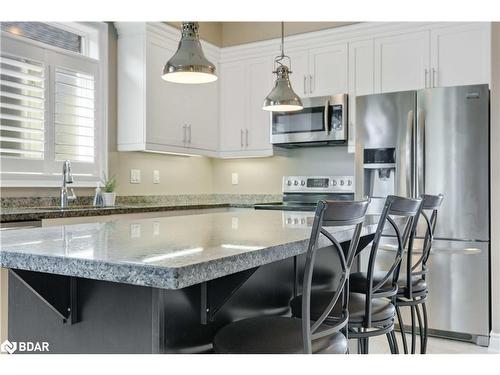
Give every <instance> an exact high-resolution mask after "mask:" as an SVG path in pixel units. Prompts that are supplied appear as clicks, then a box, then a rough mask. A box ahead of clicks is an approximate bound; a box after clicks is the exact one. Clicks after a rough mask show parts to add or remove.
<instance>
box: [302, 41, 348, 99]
mask: <svg viewBox="0 0 500 375" xmlns="http://www.w3.org/2000/svg"><path fill="white" fill-rule="evenodd" d="M347 50H348V48H347V43H342V44H335V45H332V46H326V47H320V48H312V49H310V50H309V95H310V96H327V95H332V94H340V93H346V92H347V91H348V75H347V72H348V69H347V67H348V58H347Z"/></svg>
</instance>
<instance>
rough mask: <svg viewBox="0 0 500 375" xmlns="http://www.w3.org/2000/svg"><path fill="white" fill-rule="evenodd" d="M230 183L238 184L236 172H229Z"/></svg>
mask: <svg viewBox="0 0 500 375" xmlns="http://www.w3.org/2000/svg"><path fill="white" fill-rule="evenodd" d="M231 183H232V184H233V185H238V173H234V172H233V173H232V174H231Z"/></svg>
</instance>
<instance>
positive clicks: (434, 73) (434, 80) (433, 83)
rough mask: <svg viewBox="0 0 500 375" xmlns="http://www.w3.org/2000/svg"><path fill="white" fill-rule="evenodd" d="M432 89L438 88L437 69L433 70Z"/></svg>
mask: <svg viewBox="0 0 500 375" xmlns="http://www.w3.org/2000/svg"><path fill="white" fill-rule="evenodd" d="M432 87H436V69H435V68H432Z"/></svg>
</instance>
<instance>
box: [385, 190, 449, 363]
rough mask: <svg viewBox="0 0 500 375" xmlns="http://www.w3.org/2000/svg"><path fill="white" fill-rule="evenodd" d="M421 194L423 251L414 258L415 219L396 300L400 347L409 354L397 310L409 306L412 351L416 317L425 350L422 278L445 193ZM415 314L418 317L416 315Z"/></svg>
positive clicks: (425, 335) (412, 351)
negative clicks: (403, 273) (404, 270)
mask: <svg viewBox="0 0 500 375" xmlns="http://www.w3.org/2000/svg"><path fill="white" fill-rule="evenodd" d="M420 198H421V199H422V206H421V210H420V217H422V218H423V219H424V225H425V235H424V237H423V245H422V253H421V255H420V257H418V258H417V259H414V256H415V253H414V249H413V247H414V243H415V242H414V239H415V238H416V236H417V230H418V225H417V222H418V221H416V222H415V225H414V228H413V231H412V236H411V240H410V241H409V243H408V251H407V259H406V272H405V275H404V277H403V278H402V279H401V280H400V283H399V290H398V293H397V295H396V300H395V305H396V313H397V317H398V324H399V329H400V331H401V338H402V341H403V349H404V352H405V354H408V343H407V340H406V332H405V328H404V323H403V318H402V315H401V310H400V307H405V306H408V307H410V311H411V353H412V354H415V347H416V330H417V327H416V323H417V322H416V320H418V328H419V334H420V353H421V354H425V353H426V351H427V333H428V324H427V308H426V306H425V302H426V301H427V295H428V292H429V289H428V286H427V282H426V280H425V278H426V275H427V272H428V267H427V261H428V260H429V256H430V252H431V249H432V240H433V237H434V230H435V229H436V222H437V213H438V209H439V207H440V206H441V203H442V202H443V198H444V197H443V195H442V194H439V195H425V194H424V195H421V196H420ZM429 213H430V216H429ZM419 305H421V306H422V315H423V319H422V315H421V314H420V309H419ZM415 315H416V317H417V319H415Z"/></svg>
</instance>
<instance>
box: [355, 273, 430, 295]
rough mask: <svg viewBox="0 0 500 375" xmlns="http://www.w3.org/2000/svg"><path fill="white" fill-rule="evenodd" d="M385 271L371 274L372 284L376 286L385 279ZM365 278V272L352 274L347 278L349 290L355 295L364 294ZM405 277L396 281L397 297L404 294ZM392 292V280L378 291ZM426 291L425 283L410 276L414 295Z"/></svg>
mask: <svg viewBox="0 0 500 375" xmlns="http://www.w3.org/2000/svg"><path fill="white" fill-rule="evenodd" d="M385 275H386V271H375V272H374V273H373V284H374V285H376V284H378V283H379V282H380V281H382V279H383V278H384V277H385ZM366 285H367V276H366V272H354V273H352V274H351V275H350V278H349V288H350V290H351V291H352V292H356V293H363V294H365V293H366ZM406 285H407V284H406V275H404V276H403V275H401V277H400V279H399V280H398V290H397V294H398V296H401V295H403V294H405V292H406ZM391 290H392V280H391V279H389V280H387V281H386V282H385V283H384V285H382V287H381V288H380V289H379V292H389V291H391ZM425 290H427V283H426V282H425V280H424V279H422V277H421V276H419V275H414V276H412V291H413V292H414V293H419V292H423V291H425Z"/></svg>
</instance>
